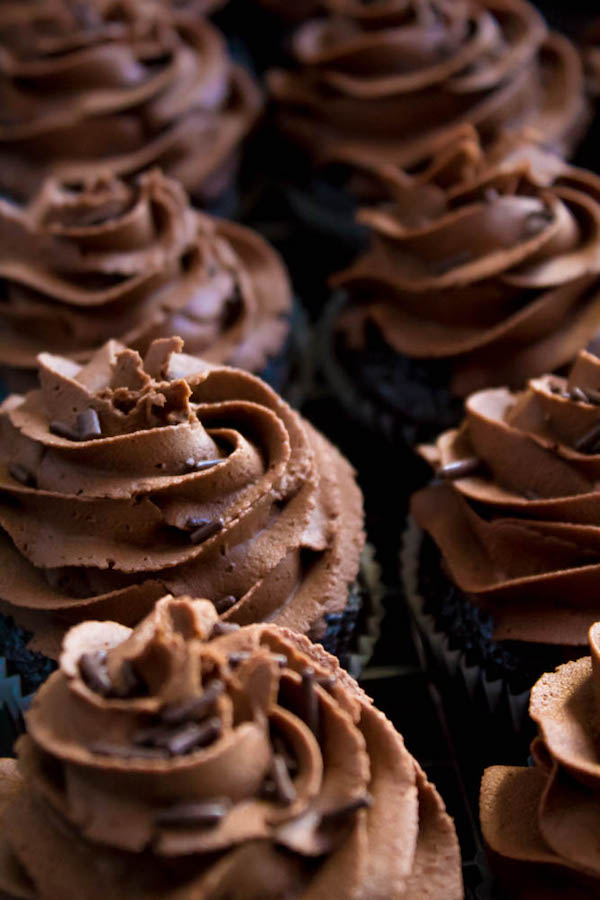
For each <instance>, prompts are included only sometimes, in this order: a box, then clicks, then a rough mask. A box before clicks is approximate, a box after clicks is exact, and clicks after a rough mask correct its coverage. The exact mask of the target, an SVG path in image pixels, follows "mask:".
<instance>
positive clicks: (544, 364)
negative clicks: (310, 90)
mask: <svg viewBox="0 0 600 900" xmlns="http://www.w3.org/2000/svg"><path fill="white" fill-rule="evenodd" d="M506 150H507V152H506V153H505V154H503V155H502V159H501V161H496V162H490V161H489V158H487V157H486V156H485V155H484V154H483V153H482V151H481V147H480V145H479V144H478V143H477V141H476V139H475V137H474V135H473V133H472V132H471V133H469V130H468V129H467V130H466V131H464V133H463V134H462V135H456V136H455V140H454V141H453V142H452V143H451V144H450V145H449V146H447V147H445V148H444V149H442V150H440V151H439V152H438V153H436V154H435V155H434V157H433V158H432V160H431V161H430V164H429V166H428V167H427V168H426V169H425V170H424V171H423V172H422V173H420V174H415V175H409V174H407V173H405V172H402V171H400V170H397V169H393V168H390V167H388V168H387V169H386V170H385V171H384V173H383V178H384V181H385V185H386V191H387V194H388V197H389V198H390V201H389V203H386V204H384V205H381V206H379V207H374V208H371V209H367V210H364V211H363V212H362V214H361V216H360V218H361V220H362V221H363V222H364V223H366V224H368V225H369V227H370V228H371V231H372V242H371V247H370V249H369V250H368V251H367V252H366V253H365V254H364V255H363V256H362V257H361V258H359V259H358V260H357V262H356V263H355V264H354V265H353V266H351V268H350V269H348V270H346V271H345V272H342V273H340V274H339V275H338V276H336V278H335V279H334V284H336V285H337V286H339V287H342V288H343V289H344V290H345V292H346V293H347V296H348V303H347V307H346V309H345V311H344V313H343V314H342V315H341V317H340V320H339V323H338V328H339V330H340V332H342V334H343V335H344V334H345V340H346V341H347V342H348V343H349V344H354V345H355V346H360V345H361V343H363V342H364V340H365V337H364V331H365V326H366V324H367V323H374V325H375V327H376V328H377V330H378V331H379V332H380V334H381V336H382V337H383V340H384V341H385V343H386V344H388V345H389V346H390V347H391V348H392V350H393V351H395V352H397V353H399V354H402V355H404V356H408V357H411V358H417V359H427V360H441V361H444V362H445V363H447V364H448V366H449V368H450V389H451V391H452V392H453V393H454V394H456V395H458V396H463V397H464V396H467V395H468V394H469V393H471V392H473V391H476V390H479V389H481V388H485V387H490V386H493V385H498V384H509V385H511V386H515V387H517V386H521V385H522V384H523V382H524V381H525V380H526V379H527V378H530V377H532V376H535V375H539V374H542V373H544V372H549V371H553V370H555V369H556V368H558V367H560V366H563V365H566V364H567V363H569V362H570V361H572V360H573V358H574V356H575V354H576V352H577V351H578V350H579V349H580V348H581V347H582V346H585V345H586V343H587V342H588V341H589V340H590V339H591V338H592V337H593V336H594V335H595V334H596V332H597V330H598V328H599V327H600V179H599V178H598V176H596V175H594V174H592V173H590V172H587V171H585V170H582V169H576V168H573V167H571V166H568V165H566V164H565V163H563V162H562V161H561V160H559V159H558V158H557V157H555V156H554V155H551V154H547V153H544V152H542V151H539V150H537V149H536V148H534V147H532V146H521V147H517V148H516V149H515V148H514V147H513V148H512V149H510V151H509V150H508V147H507V148H506Z"/></svg>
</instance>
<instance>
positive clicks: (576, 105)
mask: <svg viewBox="0 0 600 900" xmlns="http://www.w3.org/2000/svg"><path fill="white" fill-rule="evenodd" d="M324 6H325V7H326V8H327V11H328V14H327V15H326V16H322V17H316V18H315V19H313V20H312V21H309V22H307V23H305V24H304V25H302V26H301V27H300V28H299V30H298V31H297V33H296V35H295V37H294V41H293V52H294V56H295V60H296V64H297V65H296V68H295V69H291V70H290V71H283V70H275V71H273V72H272V73H271V76H270V88H271V92H272V94H273V96H274V98H275V100H276V101H277V102H278V103H279V105H280V117H281V124H282V127H283V128H284V130H285V131H286V132H288V133H289V135H290V136H291V137H292V138H294V139H295V140H297V141H299V142H300V143H301V144H303V145H304V146H305V148H306V150H307V151H308V152H309V153H310V154H311V155H312V156H313V157H315V159H316V161H317V162H321V163H324V162H331V161H333V162H335V161H341V162H346V163H349V164H350V165H364V164H369V163H371V164H372V163H386V162H387V163H396V164H398V165H400V166H403V167H406V166H412V165H415V164H417V163H419V162H420V161H421V160H422V159H423V158H426V157H427V156H429V155H430V154H431V152H432V150H433V148H434V147H435V145H436V144H437V143H438V142H439V141H440V139H443V137H444V134H445V133H447V132H448V131H451V130H452V129H453V128H454V127H455V126H457V125H459V124H462V123H471V124H473V125H474V126H475V127H476V128H477V130H478V132H479V133H480V135H481V137H482V139H483V141H484V143H485V145H486V147H489V146H493V144H494V143H495V142H496V140H497V139H498V138H499V137H500V136H501V135H502V134H503V133H505V132H506V131H512V132H514V133H518V134H520V135H526V136H527V138H528V139H529V140H530V141H534V142H536V143H540V144H542V145H544V146H547V147H549V148H552V149H554V150H556V151H558V152H560V153H561V154H568V153H569V152H570V150H571V149H572V148H573V147H574V145H575V143H576V141H577V140H578V139H579V137H580V136H581V132H582V130H583V127H584V126H585V120H586V118H587V112H586V103H585V100H584V92H583V73H582V67H581V64H580V60H579V57H578V55H577V52H576V50H575V48H574V47H573V46H572V45H571V44H570V43H569V42H568V41H567V40H566V38H563V37H561V36H560V35H557V34H554V33H548V31H547V29H546V26H545V24H544V21H543V19H542V18H541V16H540V15H539V13H538V12H537V11H536V10H535V8H534V7H533V6H532V5H530V4H529V3H527V2H525V0H482V2H479V0H457V2H455V0H451V2H446V0H425V2H421V0H408V2H407V0H386V2H378V3H363V2H361V0H325V3H324ZM316 128H318V129H319V141H318V142H317V141H315V140H314V134H315V129H316Z"/></svg>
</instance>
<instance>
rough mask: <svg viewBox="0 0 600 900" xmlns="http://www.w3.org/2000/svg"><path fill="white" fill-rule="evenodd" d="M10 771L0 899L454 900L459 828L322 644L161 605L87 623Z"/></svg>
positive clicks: (69, 641) (170, 602)
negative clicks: (122, 620)
mask: <svg viewBox="0 0 600 900" xmlns="http://www.w3.org/2000/svg"><path fill="white" fill-rule="evenodd" d="M17 750H18V756H19V762H18V764H16V763H15V761H14V760H8V759H6V760H3V761H2V762H1V763H0V810H1V812H0V816H1V817H2V819H3V827H2V828H1V829H0V834H1V838H0V887H1V888H2V889H4V890H5V891H6V892H7V893H8V894H9V895H10V896H15V897H19V898H31V900H34V898H35V900H38V898H39V900H43V898H55V897H58V896H60V897H61V898H64V900H75V898H77V900H79V898H81V897H86V900H95V898H104V897H107V896H110V897H111V898H114V900H120V898H123V900H125V898H127V900H129V898H131V897H135V896H144V897H156V898H175V897H177V898H182V900H183V898H192V897H194V898H209V897H211V898H217V897H225V896H231V897H233V896H235V897H237V898H240V900H242V898H258V897H260V898H264V900H268V898H273V900H276V898H281V897H286V898H288V897H289V898H298V900H310V898H313V897H314V898H317V897H321V896H338V897H341V896H343V897H348V898H353V900H367V898H368V900H384V898H385V900H388V898H390V897H395V898H396V897H397V898H400V897H402V898H407V900H410V898H414V900H416V898H418V897H423V896H427V897H430V898H432V900H438V898H439V900H460V898H462V897H463V888H462V878H461V872H460V853H459V848H458V841H457V839H456V833H455V830H454V825H453V822H452V820H451V819H450V817H449V816H448V815H447V813H446V811H445V809H444V805H443V803H442V800H441V799H440V797H439V795H438V794H437V792H436V790H435V788H434V787H433V786H432V785H431V784H430V783H429V782H428V781H427V779H426V777H425V775H424V773H423V772H422V770H421V769H420V767H419V766H418V764H417V763H416V761H415V760H414V759H413V758H412V757H411V756H410V755H409V753H408V752H407V751H406V749H405V747H404V742H403V740H402V738H401V736H400V735H399V734H398V733H397V732H396V731H395V729H394V728H393V726H392V725H391V723H390V722H388V720H387V719H386V718H385V717H384V716H383V715H382V714H381V713H380V712H379V711H378V710H376V709H375V708H374V707H373V705H372V703H371V701H370V700H369V699H368V698H367V697H366V696H365V694H364V693H363V692H362V690H361V689H360V688H359V687H358V686H357V684H356V682H354V681H353V679H351V678H349V677H348V676H347V675H346V673H345V672H343V670H341V669H340V668H339V666H338V664H337V661H336V660H334V659H333V658H332V657H331V656H329V655H328V654H327V653H325V652H324V651H323V648H322V647H315V646H313V645H311V644H310V642H309V641H308V640H307V639H306V638H305V637H303V636H300V635H297V634H294V633H293V632H291V631H289V630H287V629H282V628H278V627H277V626H274V625H254V626H248V627H246V628H242V629H239V630H235V631H231V630H229V629H224V628H223V626H222V623H220V622H219V620H218V618H217V616H216V613H215V611H214V607H213V606H212V604H210V603H207V602H205V601H202V600H197V601H193V600H190V599H189V598H180V599H174V598H172V597H165V598H164V599H162V600H160V602H159V603H158V604H157V606H156V608H155V610H154V612H153V613H152V614H151V615H150V616H149V617H148V618H147V619H145V621H143V622H142V623H141V624H140V625H139V627H138V628H137V629H135V630H134V631H131V630H130V629H129V628H125V627H123V626H121V625H118V624H116V623H114V622H87V623H84V624H81V625H79V626H77V627H76V628H74V629H73V630H72V631H71V632H69V634H68V635H67V637H66V639H65V643H64V646H63V651H62V655H61V663H60V669H59V671H58V672H56V673H55V674H54V675H52V676H51V678H50V679H49V681H48V682H47V684H46V685H44V687H43V688H42V689H41V690H40V692H39V695H38V696H37V697H36V699H35V701H34V703H33V707H32V709H31V711H30V713H29V714H28V734H27V736H25V737H23V738H21V740H20V742H19V744H18V748H17Z"/></svg>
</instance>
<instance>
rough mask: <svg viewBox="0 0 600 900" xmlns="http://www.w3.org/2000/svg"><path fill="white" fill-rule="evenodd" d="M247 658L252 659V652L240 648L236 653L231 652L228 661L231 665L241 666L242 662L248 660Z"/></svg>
mask: <svg viewBox="0 0 600 900" xmlns="http://www.w3.org/2000/svg"><path fill="white" fill-rule="evenodd" d="M247 659H250V654H249V653H248V651H247V650H238V651H237V652H236V653H230V654H229V656H228V657H227V662H228V663H229V665H230V666H234V667H235V666H239V665H240V664H241V663H243V662H246V660H247Z"/></svg>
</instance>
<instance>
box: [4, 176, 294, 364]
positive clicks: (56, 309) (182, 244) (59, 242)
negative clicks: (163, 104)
mask: <svg viewBox="0 0 600 900" xmlns="http://www.w3.org/2000/svg"><path fill="white" fill-rule="evenodd" d="M0 233H1V234H2V235H3V240H2V249H1V250H0V277H1V278H2V279H3V303H2V304H1V305H0V325H1V328H0V364H3V365H7V366H13V367H18V368H31V369H34V368H36V366H37V363H36V357H37V354H38V353H40V352H41V351H43V350H47V351H49V352H51V353H55V354H60V355H62V356H69V357H70V358H71V359H75V360H79V361H82V360H86V359H89V357H90V355H91V354H92V352H93V351H94V350H96V349H98V347H100V346H101V345H102V344H103V343H105V341H107V340H108V339H109V338H111V337H118V338H119V339H120V340H122V341H123V342H124V343H125V344H127V345H128V346H129V347H131V348H133V349H135V350H138V351H139V352H140V353H141V354H142V355H143V354H144V353H146V351H147V350H148V347H149V346H150V344H151V342H152V340H153V339H155V338H159V337H170V336H171V335H173V334H178V335H180V336H181V337H182V338H183V339H184V340H185V343H186V348H187V350H188V351H189V352H190V353H192V354H194V355H203V356H204V358H205V359H207V360H210V361H212V362H219V363H226V364H230V365H235V366H239V367H240V368H244V369H249V370H250V371H260V370H261V369H263V368H264V366H265V364H266V362H267V359H268V357H269V356H272V355H275V354H276V353H278V352H279V351H280V350H281V348H282V346H283V344H284V342H285V337H286V333H287V327H288V326H287V322H286V320H285V316H286V315H287V314H289V311H290V308H291V288H290V284H289V281H288V277H287V274H286V272H285V269H284V267H283V265H282V263H281V262H280V260H279V258H278V256H277V254H276V253H275V251H274V250H272V249H271V248H270V247H269V245H268V244H267V243H266V242H265V241H264V240H263V239H262V238H261V237H260V236H259V235H258V234H256V233H255V232H252V231H250V230H249V229H247V228H244V227H243V226H241V225H237V224H234V223H232V222H225V221H221V220H217V219H212V218H210V217H208V216H206V215H203V214H202V213H199V212H196V211H195V210H193V209H192V208H191V207H190V205H189V202H188V199H187V197H186V194H185V191H184V190H183V189H182V188H181V186H180V185H179V184H178V183H177V182H175V181H173V180H172V179H169V178H166V177H165V176H164V175H162V174H161V173H160V172H159V171H152V172H149V173H146V174H144V175H141V176H140V177H139V179H138V181H137V183H136V184H135V185H133V186H128V185H126V184H125V183H124V182H122V181H120V180H118V179H111V178H103V177H100V178H98V179H97V180H95V181H93V182H90V184H89V185H87V186H84V187H82V188H81V189H69V188H67V187H66V186H63V185H60V184H58V183H57V182H55V181H50V182H46V184H45V185H44V187H43V188H42V190H41V192H40V193H39V195H38V196H37V197H36V198H34V200H32V202H31V204H30V205H29V207H26V208H24V209H23V208H21V207H17V206H13V205H12V204H11V203H9V202H7V201H4V200H0Z"/></svg>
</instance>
